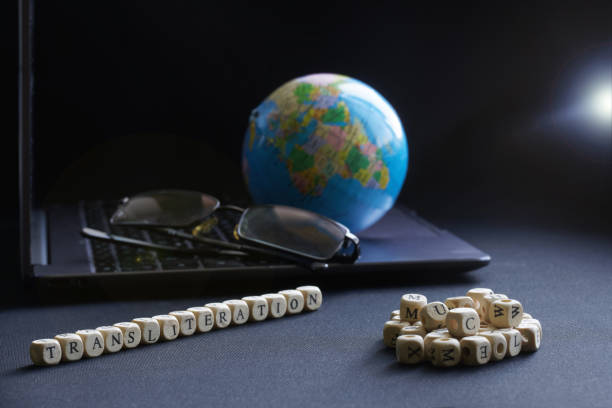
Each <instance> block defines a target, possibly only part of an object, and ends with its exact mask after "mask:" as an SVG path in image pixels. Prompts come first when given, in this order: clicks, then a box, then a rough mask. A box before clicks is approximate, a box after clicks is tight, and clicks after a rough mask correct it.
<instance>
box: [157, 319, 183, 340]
mask: <svg viewBox="0 0 612 408" xmlns="http://www.w3.org/2000/svg"><path fill="white" fill-rule="evenodd" d="M153 319H155V320H157V323H159V328H160V331H161V338H162V339H164V340H174V339H176V338H177V337H178V335H179V332H180V330H181V329H180V327H179V322H178V319H177V318H176V317H174V316H170V315H157V316H153Z"/></svg>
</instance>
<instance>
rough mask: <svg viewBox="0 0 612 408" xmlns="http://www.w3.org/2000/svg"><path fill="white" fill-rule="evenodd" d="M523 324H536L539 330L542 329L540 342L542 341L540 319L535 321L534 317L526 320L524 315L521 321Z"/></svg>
mask: <svg viewBox="0 0 612 408" xmlns="http://www.w3.org/2000/svg"><path fill="white" fill-rule="evenodd" d="M530 316H531V315H530ZM521 324H535V325H536V326H538V329H540V341H542V325H541V324H540V321H539V320H538V319H534V318H532V317H530V318H528V319H525V313H523V320H521ZM519 326H520V325H519Z"/></svg>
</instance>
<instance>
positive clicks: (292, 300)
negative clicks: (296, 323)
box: [278, 289, 304, 315]
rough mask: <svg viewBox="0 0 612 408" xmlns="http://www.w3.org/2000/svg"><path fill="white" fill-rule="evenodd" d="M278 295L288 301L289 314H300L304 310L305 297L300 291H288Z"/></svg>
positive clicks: (282, 291)
mask: <svg viewBox="0 0 612 408" xmlns="http://www.w3.org/2000/svg"><path fill="white" fill-rule="evenodd" d="M278 293H280V294H281V295H283V296H284V297H285V299H286V300H287V314H290V315H291V314H298V313H301V312H302V310H304V296H303V295H302V292H300V291H299V290H295V289H287V290H281V291H280V292H278Z"/></svg>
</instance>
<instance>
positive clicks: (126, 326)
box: [113, 322, 142, 348]
mask: <svg viewBox="0 0 612 408" xmlns="http://www.w3.org/2000/svg"><path fill="white" fill-rule="evenodd" d="M113 326H115V327H118V328H119V330H121V333H123V347H124V348H134V347H137V346H138V345H139V344H140V339H141V338H142V332H141V331H140V326H138V325H137V324H136V323H132V322H121V323H115V324H114V325H113Z"/></svg>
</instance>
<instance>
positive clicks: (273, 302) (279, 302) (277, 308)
mask: <svg viewBox="0 0 612 408" xmlns="http://www.w3.org/2000/svg"><path fill="white" fill-rule="evenodd" d="M261 297H262V298H264V299H266V302H268V316H269V317H274V318H275V319H278V318H279V317H283V316H284V315H285V313H287V299H285V297H284V296H283V295H281V294H280V293H266V294H265V295H261Z"/></svg>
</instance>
